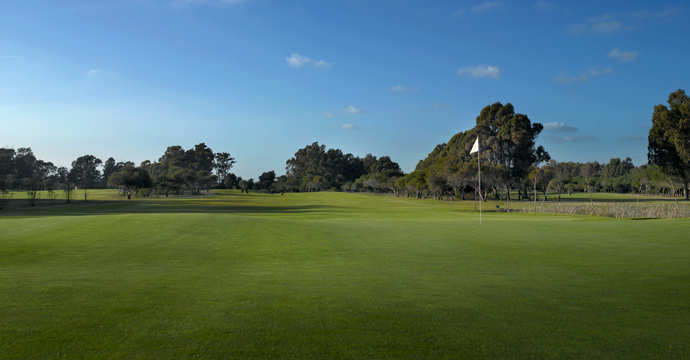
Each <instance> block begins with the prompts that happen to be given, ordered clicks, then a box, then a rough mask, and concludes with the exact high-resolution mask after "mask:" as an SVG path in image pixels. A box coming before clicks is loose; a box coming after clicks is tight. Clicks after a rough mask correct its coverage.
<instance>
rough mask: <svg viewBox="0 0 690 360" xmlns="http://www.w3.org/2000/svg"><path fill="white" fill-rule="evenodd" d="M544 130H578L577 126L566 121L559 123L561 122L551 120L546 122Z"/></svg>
mask: <svg viewBox="0 0 690 360" xmlns="http://www.w3.org/2000/svg"><path fill="white" fill-rule="evenodd" d="M544 131H550V132H576V131H577V128H576V127H573V126H568V125H566V124H564V123H559V122H556V121H554V122H550V123H546V124H544Z"/></svg>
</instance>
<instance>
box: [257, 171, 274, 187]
mask: <svg viewBox="0 0 690 360" xmlns="http://www.w3.org/2000/svg"><path fill="white" fill-rule="evenodd" d="M275 181H276V172H275V171H273V170H271V171H267V172H264V173H263V174H261V175H260V176H259V187H260V188H262V189H270V188H271V185H273V183H274V182H275Z"/></svg>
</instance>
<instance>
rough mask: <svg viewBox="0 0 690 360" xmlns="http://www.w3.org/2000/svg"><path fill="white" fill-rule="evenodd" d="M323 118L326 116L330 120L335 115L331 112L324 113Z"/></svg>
mask: <svg viewBox="0 0 690 360" xmlns="http://www.w3.org/2000/svg"><path fill="white" fill-rule="evenodd" d="M323 116H325V117H327V118H329V119H330V118H332V117H333V113H332V112H330V111H326V112H325V113H323Z"/></svg>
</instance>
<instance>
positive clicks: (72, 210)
mask: <svg viewBox="0 0 690 360" xmlns="http://www.w3.org/2000/svg"><path fill="white" fill-rule="evenodd" d="M190 200H191V201H190ZM17 201H20V200H17ZM25 202H26V201H24V202H23V203H25ZM8 205H9V206H6V207H5V209H4V210H0V216H14V217H16V216H19V217H33V216H87V215H114V214H182V213H199V214H201V213H204V214H307V213H324V212H334V211H335V209H337V208H338V207H337V206H330V205H256V204H242V203H238V202H234V201H223V202H213V203H211V202H207V201H194V199H169V200H168V199H160V200H135V201H131V200H94V201H88V202H71V203H69V204H67V203H58V204H49V203H48V201H45V202H37V204H36V206H29V205H27V204H24V205H22V204H16V203H15V204H8Z"/></svg>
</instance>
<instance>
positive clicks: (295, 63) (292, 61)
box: [285, 54, 312, 67]
mask: <svg viewBox="0 0 690 360" xmlns="http://www.w3.org/2000/svg"><path fill="white" fill-rule="evenodd" d="M285 61H287V63H288V65H290V66H292V67H300V66H302V65H304V64H308V63H310V62H311V61H312V60H311V59H310V58H309V57H307V56H302V55H300V54H290V56H288V57H286V58H285Z"/></svg>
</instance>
